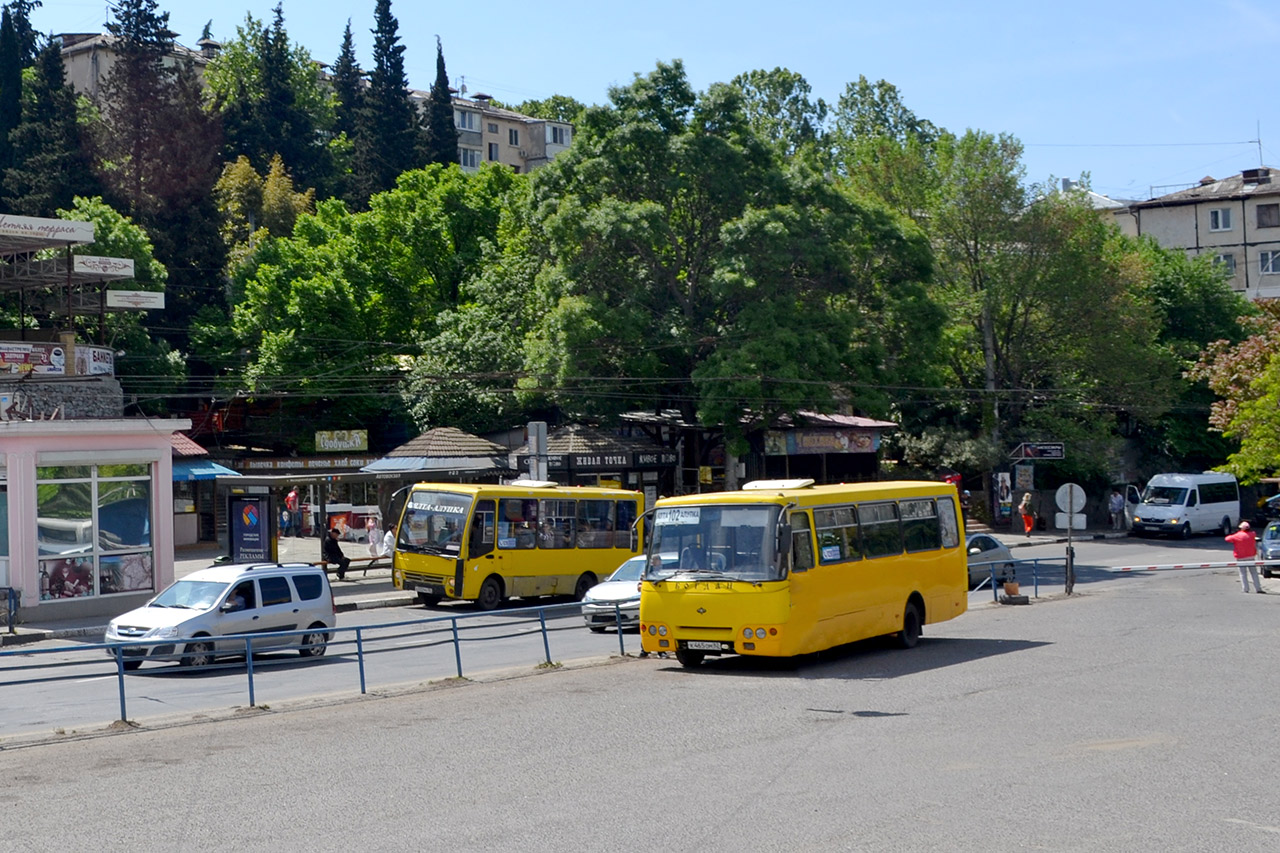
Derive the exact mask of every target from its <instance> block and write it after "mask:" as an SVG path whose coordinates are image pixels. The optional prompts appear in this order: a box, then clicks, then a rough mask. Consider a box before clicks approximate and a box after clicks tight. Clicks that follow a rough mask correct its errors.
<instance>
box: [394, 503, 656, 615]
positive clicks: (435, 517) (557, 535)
mask: <svg viewBox="0 0 1280 853" xmlns="http://www.w3.org/2000/svg"><path fill="white" fill-rule="evenodd" d="M643 503H644V496H643V495H641V494H640V493H639V492H629V491H624V490H622V489H599V488H591V487H587V486H557V485H556V484H555V483H550V482H547V481H545V480H517V481H515V482H514V483H511V484H509V485H503V486H497V485H461V484H458V483H418V484H416V485H414V486H413V487H412V488H411V489H410V491H409V494H408V495H407V496H406V499H405V505H404V511H403V512H402V513H401V516H400V523H399V525H398V527H397V530H396V545H395V551H394V553H393V554H392V561H391V565H392V569H391V578H392V581H393V583H394V584H395V586H396V588H397V589H405V590H412V591H415V592H417V594H418V599H419V601H421V602H422V603H423V604H425V605H428V606H431V605H435V604H437V603H439V602H440V600H441V599H445V598H449V599H464V600H467V601H474V602H476V603H477V604H478V605H479V607H480V608H481V609H482V610H492V609H493V608H495V607H497V606H498V605H499V604H500V603H502V602H503V601H504V600H505V599H508V598H530V597H533V596H541V595H572V596H573V597H574V598H575V599H578V600H581V599H582V597H583V596H584V595H586V593H587V590H589V589H591V587H592V586H594V585H595V584H596V583H597V582H598V581H600V580H603V579H604V578H606V577H608V575H609V574H610V573H611V572H612V571H613V570H614V569H616V568H618V566H620V565H621V564H622V562H623V561H624V560H626V559H627V558H629V557H631V556H634V555H635V554H636V553H638V552H639V548H640V544H639V543H640V542H641V541H643V540H642V538H641V537H642V534H643V530H644V528H643V525H642V524H638V523H637V522H638V520H639V515H640V513H641V512H642V511H643Z"/></svg>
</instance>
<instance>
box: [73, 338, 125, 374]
mask: <svg viewBox="0 0 1280 853" xmlns="http://www.w3.org/2000/svg"><path fill="white" fill-rule="evenodd" d="M115 373H116V351H115V350H113V349H112V348H111V347H91V346H88V345H86V344H76V374H77V375H78V376H114V375H115Z"/></svg>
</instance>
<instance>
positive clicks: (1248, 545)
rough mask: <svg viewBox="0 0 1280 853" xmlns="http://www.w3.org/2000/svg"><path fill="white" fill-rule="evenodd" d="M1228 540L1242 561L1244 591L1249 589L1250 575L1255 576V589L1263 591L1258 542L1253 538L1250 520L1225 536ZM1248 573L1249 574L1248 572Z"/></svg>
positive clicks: (1236, 556) (1241, 570)
mask: <svg viewBox="0 0 1280 853" xmlns="http://www.w3.org/2000/svg"><path fill="white" fill-rule="evenodd" d="M1224 538H1225V539H1226V541H1228V542H1230V543H1231V552H1232V553H1233V554H1235V558H1236V560H1237V561H1238V562H1239V563H1240V566H1239V568H1240V586H1242V587H1244V591H1245V592H1248V591H1249V576H1250V575H1252V576H1253V591H1254V592H1262V582H1261V581H1259V580H1258V564H1257V562H1255V561H1256V559H1257V557H1258V543H1257V540H1255V539H1254V538H1253V531H1252V530H1251V529H1250V528H1249V522H1247V521H1242V522H1240V529H1238V530H1237V531H1236V532H1235V533H1232V534H1231V535H1230V536H1227V537H1224ZM1246 573H1247V574H1246Z"/></svg>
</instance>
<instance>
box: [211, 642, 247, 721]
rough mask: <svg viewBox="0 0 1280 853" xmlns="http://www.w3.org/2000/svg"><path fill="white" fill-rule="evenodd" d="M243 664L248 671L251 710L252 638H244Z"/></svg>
mask: <svg viewBox="0 0 1280 853" xmlns="http://www.w3.org/2000/svg"><path fill="white" fill-rule="evenodd" d="M210 645H212V644H210ZM215 660H216V658H215ZM244 663H245V667H246V668H247V669H248V670H249V707H250V708H252V707H253V638H252V637H245V638H244Z"/></svg>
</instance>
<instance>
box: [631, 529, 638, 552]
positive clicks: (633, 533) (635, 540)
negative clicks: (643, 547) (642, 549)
mask: <svg viewBox="0 0 1280 853" xmlns="http://www.w3.org/2000/svg"><path fill="white" fill-rule="evenodd" d="M630 543H631V553H632V554H634V553H635V552H636V550H637V549H638V547H639V545H640V537H639V536H637V535H636V529H635V528H634V527H633V528H631V539H630Z"/></svg>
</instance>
